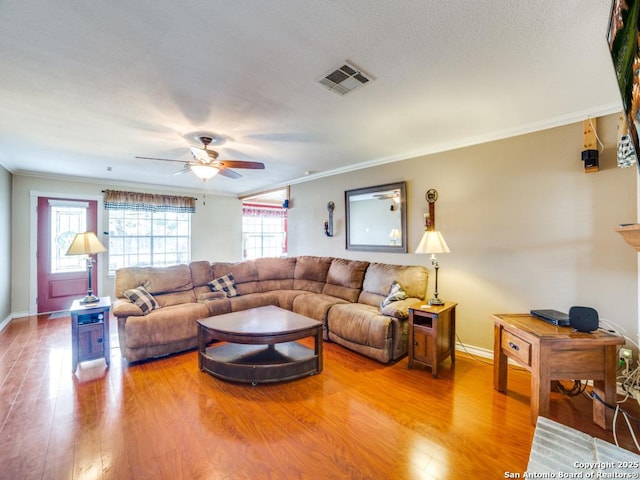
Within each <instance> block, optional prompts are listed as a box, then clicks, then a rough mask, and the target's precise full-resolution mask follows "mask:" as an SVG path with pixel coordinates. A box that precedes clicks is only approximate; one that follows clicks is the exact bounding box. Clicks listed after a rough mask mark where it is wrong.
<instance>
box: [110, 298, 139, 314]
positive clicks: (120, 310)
mask: <svg viewBox="0 0 640 480" xmlns="http://www.w3.org/2000/svg"><path fill="white" fill-rule="evenodd" d="M112 312H113V314H114V315H115V316H116V317H142V316H143V315H144V312H143V311H142V309H141V308H140V307H139V306H137V305H136V304H135V303H133V302H132V301H131V300H128V299H126V298H118V299H116V301H115V302H113V307H112Z"/></svg>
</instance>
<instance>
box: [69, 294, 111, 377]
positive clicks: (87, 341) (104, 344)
mask: <svg viewBox="0 0 640 480" xmlns="http://www.w3.org/2000/svg"><path fill="white" fill-rule="evenodd" d="M110 308H111V299H110V298H109V297H101V298H100V301H99V302H97V303H91V304H88V305H83V304H81V303H80V300H74V301H73V304H72V305H71V309H70V312H71V342H72V343H71V352H72V369H73V372H74V373H75V371H76V369H77V367H78V363H80V362H84V361H85V360H93V359H96V358H101V357H104V360H105V362H106V363H107V366H109V363H110V360H111V350H110V348H109V309H110Z"/></svg>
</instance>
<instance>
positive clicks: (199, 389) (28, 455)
mask: <svg viewBox="0 0 640 480" xmlns="http://www.w3.org/2000/svg"><path fill="white" fill-rule="evenodd" d="M115 323H116V322H112V324H113V327H115ZM111 334H112V335H111V338H112V346H114V345H115V347H114V348H112V351H111V367H110V368H108V369H107V368H106V367H105V364H104V361H102V360H99V361H92V362H85V363H82V364H81V365H80V366H79V369H78V372H77V374H76V375H72V373H71V326H70V319H69V317H66V318H65V317H63V318H57V319H52V320H49V319H48V317H47V316H40V317H30V318H28V319H20V320H14V321H13V322H12V323H11V324H10V325H9V326H8V327H7V328H6V329H5V330H4V331H3V332H2V333H1V334H0V388H1V395H0V478H11V479H32V478H33V479H47V480H48V479H85V478H88V479H118V480H121V479H154V480H155V479H172V480H175V479H263V478H266V479H287V480H288V479H295V478H301V479H457V478H465V479H466V478H480V479H491V478H505V472H514V473H520V474H522V473H523V472H524V470H525V468H526V465H527V461H528V456H529V449H530V447H531V441H532V438H533V432H534V427H533V426H532V425H531V424H530V422H529V380H530V378H529V374H528V373H527V372H525V371H522V370H519V369H513V368H512V369H511V370H510V374H509V392H508V394H507V395H504V394H500V393H497V392H496V391H494V389H493V386H492V366H491V365H488V364H487V363H483V362H482V361H479V360H477V359H475V358H473V357H470V356H468V355H465V354H463V353H460V354H458V355H457V358H456V363H455V366H452V365H451V364H450V362H449V361H446V362H444V364H443V365H442V368H441V370H440V378H439V379H437V380H434V379H433V378H432V376H431V372H430V370H428V369H422V368H419V367H418V368H416V369H413V370H408V368H407V360H406V358H405V359H403V360H401V361H400V362H398V363H397V364H395V365H391V366H384V365H381V364H379V363H377V362H375V361H373V360H369V359H367V358H365V357H362V356H360V355H358V354H355V353H353V352H349V351H347V350H346V349H344V348H342V347H340V346H337V345H334V344H332V343H328V342H327V343H325V346H324V371H323V372H322V373H321V374H320V375H316V376H313V377H308V378H304V379H301V380H297V381H294V382H289V383H282V384H272V385H259V386H256V387H252V386H249V385H239V384H233V383H228V382H223V381H220V380H217V379H215V378H213V377H211V376H210V375H208V374H206V373H202V372H200V371H199V370H198V366H197V365H198V364H197V354H196V352H195V351H191V352H187V353H184V354H179V355H174V356H171V357H166V358H163V359H158V360H154V361H149V362H145V363H140V364H134V365H127V363H126V362H124V361H122V359H121V356H120V352H119V350H118V348H117V337H116V332H115V330H113V329H112V332H111ZM510 368H511V367H510ZM590 407H591V406H590V402H589V400H588V399H587V398H585V397H583V396H580V397H574V398H569V397H565V396H561V395H560V394H553V395H552V414H551V418H552V419H554V420H557V421H561V422H562V423H565V424H567V425H570V426H572V427H574V428H578V429H580V430H582V431H584V432H586V433H588V434H590V435H594V436H598V437H600V438H603V439H605V440H608V441H611V442H613V437H612V435H611V433H610V432H606V431H604V430H601V429H600V428H599V427H597V426H596V425H595V424H593V423H592V422H591V416H590V411H591V410H590ZM624 442H625V444H626V445H625V447H626V448H629V449H631V443H630V440H629V437H628V435H626V436H625V437H624Z"/></svg>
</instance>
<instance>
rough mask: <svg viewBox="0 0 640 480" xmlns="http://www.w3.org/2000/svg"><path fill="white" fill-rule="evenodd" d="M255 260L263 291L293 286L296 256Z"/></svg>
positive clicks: (288, 288) (289, 288)
mask: <svg viewBox="0 0 640 480" xmlns="http://www.w3.org/2000/svg"><path fill="white" fill-rule="evenodd" d="M255 262H256V269H257V270H258V278H259V279H260V285H261V287H262V291H263V292H270V291H272V290H291V289H292V288H293V271H294V269H295V267H296V259H295V258H275V257H273V258H257V259H256V260H255Z"/></svg>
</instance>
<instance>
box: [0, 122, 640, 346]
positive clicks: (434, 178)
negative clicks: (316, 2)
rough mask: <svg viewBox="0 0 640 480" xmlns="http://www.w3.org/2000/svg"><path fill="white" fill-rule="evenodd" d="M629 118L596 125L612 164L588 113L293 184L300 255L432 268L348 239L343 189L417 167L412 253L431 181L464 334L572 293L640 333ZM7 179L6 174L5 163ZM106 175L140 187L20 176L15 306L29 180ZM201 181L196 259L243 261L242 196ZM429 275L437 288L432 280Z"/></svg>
mask: <svg viewBox="0 0 640 480" xmlns="http://www.w3.org/2000/svg"><path fill="white" fill-rule="evenodd" d="M616 126H617V118H616V116H609V117H606V118H604V119H599V121H598V128H597V130H598V134H599V136H600V138H601V139H602V141H603V142H604V144H605V149H604V152H602V153H601V170H600V171H599V172H597V173H592V174H585V173H584V170H583V167H582V164H581V162H580V152H581V150H582V125H581V124H573V125H569V126H565V127H561V128H555V129H551V130H546V131H543V132H538V133H534V134H529V135H523V136H519V137H514V138H511V139H506V140H502V141H496V142H491V143H486V144H482V145H477V146H473V147H468V148H463V149H459V150H455V151H451V152H445V153H439V154H434V155H429V156H424V157H418V158H414V159H410V160H405V161H403V162H397V163H393V164H388V165H382V166H378V167H372V168H368V169H364V170H359V171H354V172H351V173H346V174H342V175H337V176H332V177H327V178H321V179H317V180H312V181H309V182H306V183H301V184H296V185H292V186H291V205H292V208H291V209H290V210H289V229H290V230H289V252H290V255H302V254H309V255H330V256H340V257H346V258H354V259H365V260H370V261H379V262H387V263H396V264H424V265H427V266H428V267H429V268H431V266H430V263H429V260H428V257H427V256H426V255H417V254H414V253H408V254H395V253H366V252H353V251H347V250H346V249H345V219H344V191H345V190H349V189H353V188H360V187H368V186H372V185H379V184H383V183H389V182H395V181H401V180H406V181H407V196H408V205H407V207H408V208H407V211H408V217H407V218H408V234H409V239H408V240H409V242H408V244H409V251H410V252H413V251H414V250H415V248H416V246H417V244H418V241H419V239H420V237H421V235H422V230H423V215H424V213H425V212H426V211H427V204H426V201H425V200H424V194H425V192H426V191H427V190H428V189H429V188H435V189H436V190H438V193H439V199H438V201H437V203H436V226H437V228H438V229H439V230H441V231H442V233H443V235H444V237H445V239H446V240H447V243H448V244H449V247H450V248H451V253H449V254H443V255H441V256H440V257H439V259H440V266H441V269H440V279H439V292H440V296H441V297H443V298H444V299H447V300H454V301H457V302H459V307H458V334H459V336H460V339H461V340H462V341H463V342H464V343H465V344H468V345H470V346H475V347H480V348H484V349H490V348H491V347H492V340H493V338H492V334H493V331H492V325H491V322H490V321H489V315H490V314H491V313H493V312H524V311H528V310H529V309H531V308H555V309H558V310H564V311H567V310H568V309H569V308H570V307H571V306H572V305H590V306H593V307H594V308H596V309H597V310H598V311H599V313H600V317H601V318H602V319H604V320H609V321H611V322H615V323H616V324H618V325H620V326H622V327H623V328H624V329H626V330H627V332H628V333H629V334H630V335H631V336H632V337H633V338H635V339H637V331H638V268H637V254H636V253H635V251H634V250H633V249H631V247H629V246H627V245H626V244H625V243H624V242H623V241H622V238H621V237H620V236H619V235H618V234H617V233H616V232H615V228H616V226H617V225H618V224H620V223H629V222H634V221H636V219H637V198H638V193H637V188H638V186H637V179H638V172H637V169H636V168H635V167H633V168H631V169H619V168H617V167H616V165H615V150H614V145H615V142H616ZM0 182H5V183H7V176H6V175H5V174H4V173H2V172H0ZM104 188H114V189H122V190H126V189H127V187H122V186H114V185H111V186H109V185H107V184H100V185H97V184H91V183H82V182H69V181H62V180H52V179H43V178H35V177H29V176H22V175H13V185H12V196H11V203H12V205H13V208H12V223H11V227H10V230H11V232H12V233H11V243H12V249H11V259H12V261H13V266H14V268H13V271H12V275H11V283H12V288H10V291H11V311H12V312H14V313H16V312H26V311H27V309H28V307H29V284H30V278H29V272H28V269H25V268H24V266H25V265H27V264H28V263H29V239H30V235H31V232H30V231H29V222H28V221H27V220H26V219H28V218H29V197H30V192H31V191H42V192H55V193H64V194H78V195H100V193H101V190H103V189H104ZM128 189H130V190H136V191H149V192H151V193H175V194H185V192H170V191H166V190H151V189H144V188H139V187H138V188H134V187H129V188H128ZM6 191H7V190H6V189H4V188H3V189H2V192H3V193H2V194H0V195H4V196H6V197H7V198H8V195H7V194H5V193H4V192H6ZM191 194H192V195H194V196H197V197H198V198H199V200H198V208H197V213H196V214H195V216H194V218H193V242H192V256H193V259H194V260H199V259H205V260H226V261H237V260H240V258H241V203H240V201H239V200H238V199H236V198H230V197H222V196H214V195H207V196H206V197H205V196H203V195H202V194H200V193H198V192H192V193H191ZM329 201H334V202H335V204H336V209H335V212H334V232H335V236H334V237H332V238H328V237H326V236H325V234H324V228H323V226H324V221H325V220H326V219H327V210H326V205H327V202H329ZM6 203H8V202H3V204H6ZM203 203H204V204H203ZM3 215H4V216H3ZM7 215H8V213H7V211H6V208H4V207H3V209H0V222H3V221H4V222H5V223H6V222H7V220H6V216H7ZM104 219H105V220H106V216H104ZM105 227H106V226H105ZM104 230H106V228H104ZM5 241H6V239H5ZM6 248H7V247H6V245H4V246H3V245H2V241H1V240H0V256H6V257H8V256H9V255H8V253H7V251H6ZM7 260H8V259H7ZM17 266H20V268H17ZM100 283H101V285H100V288H101V290H100V293H101V294H103V295H105V294H109V295H111V294H112V285H113V281H112V279H109V278H105V277H104V276H102V278H101V279H100ZM430 283H431V286H430V290H431V291H432V289H433V279H432V280H431V282H430ZM0 288H2V289H3V291H7V290H8V289H9V288H8V287H7V286H4V285H2V277H0ZM0 308H2V303H0ZM0 313H2V310H0Z"/></svg>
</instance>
